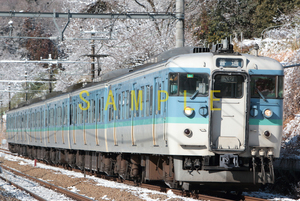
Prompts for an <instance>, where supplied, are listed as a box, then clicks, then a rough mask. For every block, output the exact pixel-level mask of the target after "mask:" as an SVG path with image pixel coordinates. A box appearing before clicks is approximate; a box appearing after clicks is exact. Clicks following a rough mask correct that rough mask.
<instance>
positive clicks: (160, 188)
mask: <svg viewBox="0 0 300 201" xmlns="http://www.w3.org/2000/svg"><path fill="white" fill-rule="evenodd" d="M0 151H6V154H11V155H13V153H11V152H10V153H7V151H8V152H9V150H6V149H2V148H0ZM14 156H15V155H14ZM19 157H21V156H19ZM22 158H25V157H22ZM42 163H43V162H42ZM58 167H60V168H64V169H66V168H65V167H63V166H58ZM68 170H70V169H68ZM71 171H74V172H82V170H78V169H72V168H71ZM87 174H88V175H91V176H92V175H94V174H92V173H90V172H87ZM30 177H31V176H30ZM98 177H100V178H102V179H106V180H109V181H114V182H118V183H124V184H127V185H131V186H138V187H141V188H146V189H149V190H155V191H159V192H165V193H166V192H168V191H169V190H171V191H172V192H173V193H174V194H176V195H178V196H183V197H192V198H196V199H201V200H211V201H230V200H232V199H226V198H224V197H223V198H222V197H214V196H210V195H204V194H199V193H192V192H188V191H182V190H179V189H174V188H167V187H163V186H158V185H151V184H145V183H135V182H134V181H130V180H123V179H120V178H117V177H110V176H107V175H100V176H98ZM42 182H43V181H42ZM51 185H52V184H51ZM56 188H57V187H56ZM77 195H78V194H77ZM74 199H75V198H74ZM233 200H236V199H233ZM243 200H245V201H266V199H262V198H256V197H250V196H243Z"/></svg>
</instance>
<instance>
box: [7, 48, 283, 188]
mask: <svg viewBox="0 0 300 201" xmlns="http://www.w3.org/2000/svg"><path fill="white" fill-rule="evenodd" d="M283 76H284V74H283V67H282V65H281V64H280V63H279V62H277V61H276V60H273V59H270V58H267V57H261V56H257V55H256V56H254V55H248V54H239V53H235V52H234V51H233V46H232V45H231V44H227V43H224V44H218V45H216V46H214V48H212V50H210V49H208V48H197V47H184V48H177V49H173V50H170V51H167V52H165V53H162V54H161V55H158V56H157V57H154V58H152V59H151V60H149V61H148V63H147V64H145V65H142V66H139V67H136V68H134V69H120V70H117V71H113V72H111V73H108V74H105V75H104V76H103V77H102V81H100V82H98V83H89V84H86V85H84V86H83V85H82V84H79V85H77V86H73V87H71V88H69V89H68V90H66V91H65V92H60V93H59V92H57V93H55V94H50V95H47V96H45V97H41V98H39V99H36V100H31V101H28V102H27V103H26V104H22V105H20V106H19V107H17V108H14V109H12V110H10V111H9V112H7V135H8V142H9V148H10V150H11V151H13V152H17V153H19V154H21V155H24V156H28V157H31V158H37V159H39V160H44V161H47V162H48V163H52V164H61V165H65V166H69V167H73V168H80V169H87V170H89V171H92V172H96V173H97V172H102V173H106V174H108V175H117V176H119V177H121V178H124V179H134V180H136V181H140V182H148V181H156V180H162V181H164V182H165V183H166V184H168V185H169V186H171V187H181V188H183V189H194V188H196V189H197V188H199V185H201V186H211V185H213V186H214V188H218V187H221V188H222V189H224V190H226V189H228V190H232V189H234V190H238V189H241V190H245V189H250V188H252V187H254V186H257V184H265V183H272V182H274V170H273V163H272V162H273V160H274V158H277V157H279V153H280V145H281V137H282V117H283V115H282V112H283V108H282V106H283ZM224 184H227V185H224Z"/></svg>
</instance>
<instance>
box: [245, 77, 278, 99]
mask: <svg viewBox="0 0 300 201" xmlns="http://www.w3.org/2000/svg"><path fill="white" fill-rule="evenodd" d="M251 97H252V98H262V99H264V98H283V76H251Z"/></svg>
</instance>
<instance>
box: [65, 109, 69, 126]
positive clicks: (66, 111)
mask: <svg viewBox="0 0 300 201" xmlns="http://www.w3.org/2000/svg"><path fill="white" fill-rule="evenodd" d="M67 115H68V107H67V106H65V110H64V125H67Z"/></svg>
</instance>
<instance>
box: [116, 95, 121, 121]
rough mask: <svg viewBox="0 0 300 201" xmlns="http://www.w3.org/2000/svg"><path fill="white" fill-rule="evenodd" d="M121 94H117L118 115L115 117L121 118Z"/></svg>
mask: <svg viewBox="0 0 300 201" xmlns="http://www.w3.org/2000/svg"><path fill="white" fill-rule="evenodd" d="M121 101H122V100H121V94H119V96H118V115H117V118H116V119H121Z"/></svg>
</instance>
